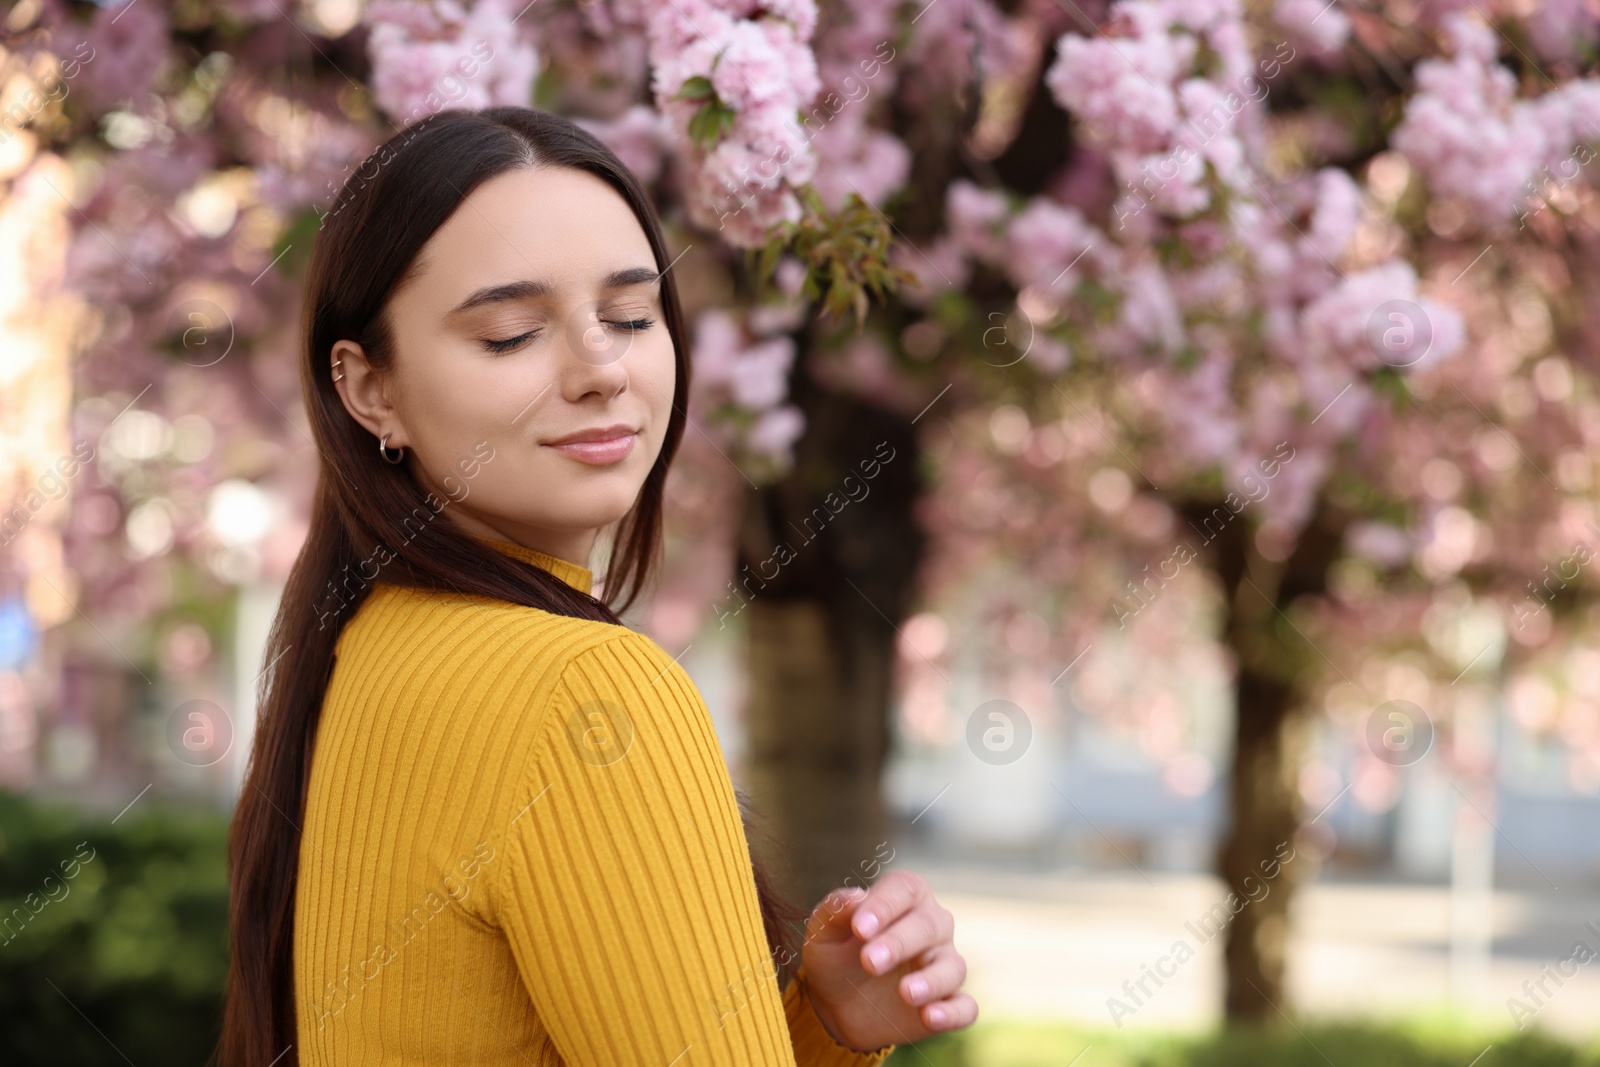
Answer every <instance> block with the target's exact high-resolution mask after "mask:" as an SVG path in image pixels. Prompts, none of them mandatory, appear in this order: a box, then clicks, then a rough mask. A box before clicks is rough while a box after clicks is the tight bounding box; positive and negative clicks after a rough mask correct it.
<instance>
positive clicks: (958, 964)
mask: <svg viewBox="0 0 1600 1067" xmlns="http://www.w3.org/2000/svg"><path fill="white" fill-rule="evenodd" d="M929 955H930V956H931V958H930V959H929V960H928V961H927V966H925V967H923V968H922V969H921V970H918V971H911V972H909V973H908V974H905V975H903V976H902V977H901V979H900V997H901V999H903V1000H904V1001H905V1002H906V1003H907V1004H911V1005H913V1006H915V1005H919V1004H931V1003H933V1002H934V1001H937V1000H943V999H945V998H946V997H948V996H951V995H952V994H954V993H956V992H958V991H959V990H960V989H961V983H962V982H965V981H966V980H967V961H966V960H965V959H963V958H962V956H961V953H959V952H957V951H956V949H955V946H954V945H945V946H942V947H940V948H936V949H934V950H933V952H932V953H930V954H929Z"/></svg>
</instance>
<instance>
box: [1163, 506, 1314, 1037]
mask: <svg viewBox="0 0 1600 1067" xmlns="http://www.w3.org/2000/svg"><path fill="white" fill-rule="evenodd" d="M1186 510H1187V512H1188V515H1189V518H1190V519H1191V522H1192V523H1193V524H1194V525H1195V526H1196V528H1197V529H1198V528H1200V525H1201V521H1202V520H1201V519H1200V516H1202V515H1203V516H1213V515H1215V514H1216V511H1215V510H1212V511H1204V510H1202V509H1199V508H1196V507H1194V506H1192V505H1191V506H1190V507H1189V508H1188V509H1186ZM1253 525H1254V524H1252V523H1250V522H1248V521H1247V520H1245V519H1239V520H1235V521H1233V522H1230V523H1228V524H1227V525H1226V526H1225V527H1224V528H1223V529H1222V532H1221V533H1220V534H1218V535H1217V536H1216V538H1215V540H1214V541H1213V542H1212V552H1213V558H1212V565H1213V567H1214V568H1215V570H1216V574H1217V576H1218V577H1219V578H1220V579H1221V580H1222V584H1223V588H1224V591H1225V593H1226V603H1227V617H1226V620H1225V624H1224V628H1223V641H1224V643H1225V644H1226V645H1227V647H1228V649H1229V651H1230V652H1232V654H1233V657H1234V661H1235V664H1236V670H1237V681H1236V692H1235V698H1236V702H1237V703H1236V708H1235V720H1234V755H1233V767H1232V773H1231V775H1230V782H1229V816H1230V820H1229V826H1228V831H1227V834H1226V836H1225V837H1224V839H1223V841H1222V843H1221V847H1220V848H1219V850H1218V854H1217V873H1218V874H1219V875H1220V876H1221V878H1222V880H1223V882H1224V883H1225V885H1226V886H1227V889H1228V891H1229V892H1230V893H1233V894H1235V895H1236V897H1237V899H1238V900H1240V901H1246V902H1247V903H1244V904H1243V906H1242V907H1241V908H1240V909H1239V911H1238V912H1237V913H1236V914H1235V915H1234V917H1233V919H1232V921H1231V923H1229V925H1228V926H1227V927H1226V934H1225V937H1226V940H1225V942H1224V949H1223V959H1224V966H1225V969H1226V986H1225V992H1224V1013H1225V1015H1226V1017H1227V1019H1228V1020H1229V1021H1230V1022H1259V1021H1263V1020H1266V1019H1275V1018H1279V1017H1280V1016H1279V1012H1280V1011H1281V1012H1283V1013H1284V1014H1288V1013H1289V1012H1290V1011H1291V1006H1290V1004H1289V1002H1288V990H1287V988H1286V985H1285V970H1286V964H1287V946H1288V937H1289V921H1290V915H1289V908H1290V904H1291V902H1292V900H1293V899H1294V892H1295V888H1296V886H1297V885H1298V883H1299V881H1300V879H1301V878H1303V877H1305V876H1306V875H1307V874H1308V873H1310V872H1309V871H1308V870H1307V868H1308V867H1309V866H1310V863H1309V861H1308V860H1307V859H1306V857H1304V856H1302V855H1299V853H1298V852H1297V851H1294V850H1295V849H1296V844H1295V832H1296V830H1297V829H1298V828H1299V826H1300V818H1301V812H1300V790H1299V779H1300V763H1301V758H1302V756H1303V754H1304V751H1305V725H1306V707H1305V700H1306V695H1307V694H1306V685H1307V682H1309V681H1310V677H1311V676H1312V675H1314V674H1315V673H1316V669H1317V668H1318V667H1320V666H1321V665H1322V658H1321V655H1320V654H1319V653H1318V652H1317V650H1316V649H1315V648H1314V647H1313V646H1312V645H1311V644H1310V643H1309V641H1308V639H1307V638H1306V637H1305V636H1304V635H1303V634H1302V633H1300V632H1299V631H1298V630H1297V629H1296V628H1295V627H1294V625H1292V624H1291V623H1290V622H1289V619H1288V613H1289V611H1290V609H1291V608H1292V606H1293V604H1294V602H1295V601H1296V600H1297V599H1298V598H1300V597H1303V596H1313V597H1314V596H1320V595H1322V594H1323V593H1325V592H1326V590H1327V571H1328V567H1329V566H1330V565H1331V564H1332V563H1333V562H1334V560H1335V559H1337V558H1338V554H1339V547H1340V542H1341V540H1342V538H1343V522H1342V521H1340V520H1339V519H1336V518H1335V517H1334V516H1333V515H1332V514H1331V513H1330V512H1329V511H1327V510H1326V509H1319V510H1318V512H1317V513H1316V515H1314V516H1313V518H1312V521H1311V523H1310V525H1309V526H1308V527H1307V529H1306V530H1305V532H1304V533H1303V534H1302V535H1301V537H1300V540H1299V542H1298V543H1297V545H1296V547H1295V549H1294V552H1293V554H1292V555H1290V557H1289V558H1288V559H1287V560H1285V561H1282V562H1274V561H1271V560H1268V559H1267V558H1265V557H1264V556H1262V555H1261V553H1260V552H1259V551H1258V550H1257V547H1256V541H1255V537H1254V530H1253V528H1252V527H1253Z"/></svg>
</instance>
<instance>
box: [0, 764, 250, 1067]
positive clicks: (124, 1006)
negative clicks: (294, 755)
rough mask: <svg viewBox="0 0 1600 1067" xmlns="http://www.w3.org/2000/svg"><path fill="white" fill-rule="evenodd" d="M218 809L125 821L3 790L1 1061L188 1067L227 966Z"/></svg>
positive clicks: (141, 812) (208, 1031) (146, 807)
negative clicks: (45, 803) (90, 813)
mask: <svg viewBox="0 0 1600 1067" xmlns="http://www.w3.org/2000/svg"><path fill="white" fill-rule="evenodd" d="M226 834H227V816H226V815H224V814H221V813H217V812H191V811H181V812H180V811H167V810H162V809H160V808H159V807H158V806H157V805H156V804H154V803H152V802H151V801H150V800H149V799H148V798H146V799H145V800H144V801H143V802H141V803H140V804H139V805H137V806H136V807H134V808H133V810H131V811H129V812H128V813H127V814H126V815H123V816H122V817H120V818H119V819H118V820H117V822H116V824H115V825H112V824H110V823H109V820H108V819H107V818H106V817H105V816H93V815H87V814H82V813H78V812H74V811H70V810H67V809H63V808H57V807H47V806H42V805H39V804H37V803H34V802H32V801H29V800H26V799H24V798H22V797H18V796H16V795H12V794H5V793H0V1035H3V1036H0V1045H3V1046H4V1054H3V1055H0V1061H3V1062H4V1063H5V1064H7V1065H8V1067H32V1065H35V1064H38V1065H41V1067H44V1065H62V1064H66V1065H71V1067H80V1065H81V1067H91V1065H95V1067H97V1065H100V1064H105V1065H107V1067H110V1065H117V1067H127V1064H128V1063H129V1062H132V1063H135V1064H137V1065H138V1067H162V1065H166V1064H172V1065H174V1067H177V1065H183V1067H194V1065H197V1064H199V1063H201V1062H203V1061H204V1060H205V1058H206V1057H207V1056H209V1055H210V1053H211V1050H212V1048H213V1047H214V1046H215V1044H216V1038H217V1031H218V1023H219V1019H220V1008H221V996H222V982H223V978H224V975H225V974H226V970H227V958H228V955H227V954H228V939H227V916H228V881H227V863H226V853H225V840H226Z"/></svg>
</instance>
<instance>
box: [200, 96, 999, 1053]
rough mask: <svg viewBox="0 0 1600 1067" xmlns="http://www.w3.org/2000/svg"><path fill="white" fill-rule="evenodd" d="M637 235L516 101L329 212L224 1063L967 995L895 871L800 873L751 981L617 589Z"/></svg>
mask: <svg viewBox="0 0 1600 1067" xmlns="http://www.w3.org/2000/svg"><path fill="white" fill-rule="evenodd" d="M669 266H670V264H669V262H668V260H667V257H666V250H665V245H664V244H663V241H662V238H661V232H660V225H659V222H658V221H657V219H656V217H655V215H654V212H653V209H652V207H651V205H650V202H649V200H648V199H647V197H646V195H645V193H644V192H643V190H642V189H641V187H640V186H639V184H638V182H637V180H636V179H635V178H634V176H633V175H632V174H631V173H630V172H629V171H628V170H627V169H626V168H625V167H624V166H623V165H622V164H621V163H620V162H619V161H618V160H617V158H616V157H615V156H614V155H613V154H612V153H611V152H610V151H609V150H607V149H606V148H605V147H604V146H603V145H602V144H601V143H600V142H598V141H597V140H596V139H595V138H593V137H592V136H590V135H589V134H587V133H585V132H584V131H582V130H581V129H580V128H578V127H576V126H574V125H573V124H572V123H570V122H567V121H566V120H563V119H560V118H557V117H555V116H552V115H548V114H545V113H542V112H538V111H533V110H529V109H525V108H495V109H491V110H486V111H482V112H460V111H456V112H444V113H440V114H438V115H435V116H433V117H431V118H428V119H424V120H422V121H421V122H419V123H418V124H416V125H414V126H412V127H408V128H407V129H406V130H404V131H402V132H401V133H400V134H398V135H397V136H396V137H394V138H393V139H391V140H390V141H389V142H388V144H386V145H384V146H383V147H382V148H380V149H379V150H378V151H377V152H376V153H374V155H373V156H372V157H371V158H370V159H369V160H367V162H366V163H365V164H364V165H363V166H362V167H361V168H360V169H359V170H358V171H357V172H356V174H355V175H354V176H353V177H352V178H351V179H350V181H349V182H348V183H347V184H346V186H345V189H344V190H343V191H342V193H341V195H340V197H339V199H338V201H337V206H336V207H335V208H334V209H332V210H330V212H329V214H328V216H327V217H326V218H325V219H324V232H323V233H322V235H321V238H320V240H319V242H318V245H317V248H316V251H315V253H314V255H313V257H312V263H311V269H310V276H309V279H308V283H307V284H308V291H307V308H306V317H305V344H304V360H305V362H304V364H303V368H302V369H303V374H302V381H303V383H304V395H305V405H306V409H307V411H308V412H309V413H310V419H311V424H312V429H313V432H314V434H315V442H316V446H317V449H318V452H319V453H320V455H321V476H320V479H319V484H318V489H317V497H316V503H315V507H314V510H313V515H312V520H311V530H310V533H309V536H308V537H307V540H306V544H305V547H304V548H303V549H302V551H301V554H300V557H299V559H298V560H297V561H296V564H295V568H294V571H293V573H292V575H291V576H290V580H289V583H288V586H287V589H286V590H285V593H284V597H283V601H282V604H281V606H280V609H279V613H278V616H277V619H276V621H275V623H274V626H273V630H272V633H271V636H270V639H269V642H268V648H267V653H266V658H267V663H268V669H267V671H266V672H265V681H264V696H263V700H262V712H261V715H260V724H259V727H258V729H257V732H256V735H255V740H254V745H253V748H252V752H251V758H250V765H249V770H248V773H247V777H246V781H245V788H244V790H243V792H242V795H241V798H240V802H239V806H238V810H237V812H236V814H235V817H234V825H233V829H232V834H231V838H230V856H231V860H232V894H233V897H232V900H233V914H232V920H231V922H232V928H231V939H232V958H231V963H230V970H229V977H228V998H227V1004H226V1010H225V1015H224V1024H223V1034H222V1040H221V1043H220V1045H219V1047H218V1058H219V1060H220V1062H221V1064H222V1065H223V1067H266V1065H268V1064H276V1065H279V1067H289V1065H291V1064H294V1063H297V1062H298V1063H302V1064H307V1065H310V1064H355V1063H364V1064H390V1063H395V1064H399V1063H408V1064H409V1063H439V1064H444V1063H471V1064H475V1065H497V1064H514V1063H522V1064H530V1063H531V1064H573V1065H577V1064H583V1065H600V1064H607V1065H610V1064H648V1065H650V1067H664V1065H666V1064H669V1063H680V1064H695V1063H697V1064H763V1065H764V1064H793V1063H796V1062H798V1063H801V1064H840V1065H844V1064H850V1065H868V1064H875V1063H878V1062H881V1061H882V1059H883V1058H884V1057H885V1056H886V1055H887V1054H888V1052H889V1050H890V1049H891V1048H892V1047H893V1045H894V1044H895V1043H900V1042H905V1041H910V1040H915V1039H918V1038H921V1037H924V1036H926V1035H928V1034H929V1033H931V1032H934V1031H938V1030H949V1029H954V1028H959V1027H963V1026H966V1025H969V1024H970V1023H971V1022H972V1021H973V1019H974V1018H975V1017H976V1014H977V1006H976V1004H975V1003H974V1002H973V1000H972V997H971V996H970V995H968V994H966V993H963V992H961V991H960V986H961V983H962V981H963V980H964V978H965V973H966V968H965V963H964V962H963V960H962V958H961V956H960V954H959V953H957V952H956V950H955V948H954V946H953V944H952V943H951V919H950V915H949V912H948V911H946V910H945V909H944V908H942V907H940V906H939V905H938V904H937V903H936V902H935V901H934V900H933V899H932V897H931V896H930V895H929V894H928V891H927V885H926V883H925V882H924V881H923V880H922V879H921V878H920V877H918V876H916V875H914V874H910V873H909V872H903V871H894V872H890V873H887V874H885V875H884V877H882V878H881V879H879V881H878V882H876V883H875V884H874V885H873V886H872V887H871V889H869V890H865V891H863V890H860V889H855V890H846V891H838V892H835V893H833V894H830V895H829V897H828V898H827V899H826V900H824V901H823V902H822V904H820V905H818V907H817V909H816V910H815V911H814V912H813V913H812V914H811V916H810V918H809V920H808V922H807V924H806V938H805V943H804V945H803V947H802V948H801V950H800V956H799V958H800V961H801V962H800V966H799V968H798V970H797V971H796V972H795V974H794V980H793V981H790V982H789V983H788V985H787V987H786V988H785V989H784V990H783V992H782V993H781V995H780V989H779V984H778V980H777V979H778V973H775V971H777V972H779V973H782V972H783V971H784V969H785V968H786V967H787V965H788V964H789V962H790V960H791V959H792V958H793V946H792V945H791V944H790V943H789V941H788V932H787V931H788V925H787V923H786V922H785V919H786V917H788V916H790V915H795V914H798V913H793V912H789V911H786V908H785V905H784V904H783V902H782V901H781V900H780V899H779V898H778V897H777V896H776V895H775V894H774V893H773V892H772V890H771V887H770V885H769V884H768V881H767V878H766V876H765V875H764V874H763V873H762V872H761V871H760V870H759V869H758V868H755V867H753V865H752V862H751V857H750V852H749V846H748V843H747V838H746V836H745V832H744V827H743V825H742V814H741V810H740V806H739V800H740V798H739V797H738V796H737V795H736V794H735V792H734V791H733V788H732V785H731V781H730V779H729V777H728V772H727V768H726V766H725V764H724V763H723V762H722V759H721V753H720V750H719V748H718V746H717V739H716V734H715V732H714V731H713V729H712V725H711V722H710V718H709V716H708V714H707V712H706V709H705V705H704V703H703V702H702V701H701V699H700V696H699V694H698V692H697V691H696V689H695V687H694V685H693V683H692V682H690V680H689V678H688V676H687V675H686V674H685V673H684V671H683V670H682V668H680V667H679V666H678V665H677V664H676V663H675V662H674V661H673V659H672V657H671V656H669V655H667V654H666V653H665V652H663V651H662V650H661V649H660V648H659V647H658V646H657V645H655V644H654V643H653V642H652V641H650V640H649V639H648V638H646V637H644V636H643V635H641V634H637V633H635V632H633V631H631V630H629V629H627V628H626V627H624V626H622V625H620V624H619V623H618V621H617V612H619V611H622V610H625V609H626V607H627V605H628V604H630V603H631V602H632V601H633V600H634V599H635V597H636V596H637V595H638V594H639V592H640V590H641V589H642V588H643V587H644V586H645V583H646V581H647V579H648V577H649V572H650V569H651V566H652V564H653V562H654V560H655V558H656V556H657V554H658V550H659V546H660V539H661V509H662V490H663V485H664V482H665V479H666V472H667V465H668V463H669V462H670V461H671V459H672V456H673V454H674V453H675V451H676V450H677V447H678V443H679V440H680V439H681V437H682V434H683V428H684V422H685V419H686V417H685V415H684V411H683V408H684V399H685V397H686V395H687V386H688V374H689V368H688V363H687V355H688V348H687V345H686V344H685V341H684V334H683V322H682V314H681V310H680V308H679V305H678V299H677V292H676V289H675V287H674V282H673V278H672V275H671V272H670V270H669V269H668V268H669ZM607 528H614V530H615V536H614V539H613V544H612V548H611V551H610V556H609V564H608V567H607V569H606V572H605V575H604V582H603V588H604V597H603V599H597V598H595V597H594V596H591V595H590V590H591V586H592V579H593V575H592V574H591V572H590V571H589V569H588V561H589V557H590V553H591V551H592V549H593V547H594V545H595V543H596V540H597V537H598V534H599V533H600V531H602V530H604V529H607Z"/></svg>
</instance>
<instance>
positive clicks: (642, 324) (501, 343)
mask: <svg viewBox="0 0 1600 1067" xmlns="http://www.w3.org/2000/svg"><path fill="white" fill-rule="evenodd" d="M600 321H601V322H603V323H605V324H606V325H607V326H610V327H612V328H613V329H617V330H626V331H628V332H629V333H639V332H640V331H642V330H648V329H649V328H650V327H652V326H654V325H655V324H656V320H655V319H649V318H645V319H626V320H624V321H622V322H612V321H611V320H610V319H601V320H600ZM538 334H539V331H538V330H529V331H528V332H527V333H523V334H518V335H517V336H515V337H506V338H502V339H494V338H488V337H486V338H484V339H483V341H482V342H481V343H482V344H483V347H484V348H487V349H488V350H489V351H491V352H509V351H511V350H512V349H513V348H520V347H521V346H522V345H524V344H526V343H527V342H528V341H531V340H532V339H533V338H535V337H537V336H538Z"/></svg>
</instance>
